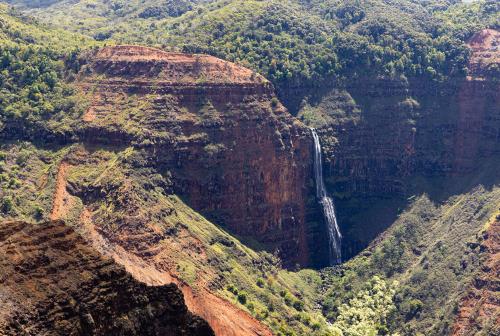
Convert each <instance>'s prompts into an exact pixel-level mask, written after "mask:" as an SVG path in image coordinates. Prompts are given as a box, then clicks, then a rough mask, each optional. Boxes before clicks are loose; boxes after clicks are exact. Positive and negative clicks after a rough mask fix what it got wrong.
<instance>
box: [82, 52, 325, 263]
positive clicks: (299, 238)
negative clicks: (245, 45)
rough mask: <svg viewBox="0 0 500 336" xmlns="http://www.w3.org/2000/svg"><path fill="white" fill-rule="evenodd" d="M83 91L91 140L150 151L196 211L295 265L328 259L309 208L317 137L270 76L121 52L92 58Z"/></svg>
mask: <svg viewBox="0 0 500 336" xmlns="http://www.w3.org/2000/svg"><path fill="white" fill-rule="evenodd" d="M80 86H81V87H82V89H83V91H84V92H86V94H88V95H90V99H91V100H92V104H91V106H90V107H89V109H88V110H87V112H86V113H85V115H84V116H83V120H84V127H83V128H82V131H81V132H82V137H83V138H84V139H85V141H87V142H91V143H94V144H98V143H101V144H112V145H119V146H126V144H127V143H129V144H132V145H134V146H137V147H141V148H143V149H145V150H147V151H150V153H151V161H152V162H151V163H152V164H153V165H154V166H155V167H156V169H158V171H159V172H160V173H162V174H165V175H168V177H169V178H171V180H172V181H173V190H172V191H173V192H175V193H176V194H178V195H180V196H181V197H182V198H183V199H184V200H185V201H186V202H187V203H188V204H189V205H190V206H192V207H193V209H195V210H197V211H199V212H200V213H201V214H203V215H204V216H206V217H207V218H208V219H210V220H211V221H213V222H214V223H216V224H218V225H221V226H223V227H224V228H226V229H228V230H229V231H230V232H232V233H233V234H236V235H237V236H239V237H241V238H242V239H243V240H244V241H256V242H258V244H257V245H255V246H254V247H257V248H259V249H260V248H264V249H266V250H268V251H270V252H274V251H279V254H280V256H281V257H282V259H283V260H284V263H285V265H286V266H295V265H296V264H299V265H301V266H311V265H312V266H314V265H316V266H317V265H320V264H321V263H322V262H323V261H324V260H323V255H322V254H323V253H324V252H325V251H326V244H327V242H324V244H323V245H325V246H322V240H321V239H320V237H322V236H323V231H322V230H324V228H323V227H322V223H321V222H319V221H317V220H316V219H317V218H318V217H319V216H318V213H319V209H317V207H315V206H312V207H311V208H309V207H308V205H310V204H312V203H313V202H314V200H311V199H310V195H314V182H313V180H312V175H311V174H312V138H311V135H310V131H309V130H308V128H307V127H305V126H304V125H303V124H302V123H300V122H299V121H297V120H296V119H295V118H293V117H292V116H291V115H290V114H289V113H288V111H287V110H286V109H285V108H284V107H283V106H282V105H281V104H280V102H279V101H278V100H277V98H276V97H275V95H274V93H273V88H272V85H271V84H270V83H269V82H268V81H267V80H265V79H264V78H263V77H261V76H259V75H257V74H255V73H253V72H251V71H250V70H248V69H245V68H242V67H239V66H236V65H234V64H231V63H228V62H224V61H221V60H218V59H216V58H214V57H211V56H202V55H185V54H175V53H165V52H162V51H160V50H157V49H150V48H144V47H135V46H117V47H109V48H104V49H102V50H100V51H98V52H97V54H96V55H93V56H92V58H91V61H90V62H89V64H87V66H86V68H84V69H83V70H82V73H81V78H80ZM311 209H312V210H311ZM309 223H312V224H309ZM311 247H312V248H311Z"/></svg>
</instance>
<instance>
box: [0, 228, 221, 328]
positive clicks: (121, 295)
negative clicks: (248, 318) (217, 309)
mask: <svg viewBox="0 0 500 336" xmlns="http://www.w3.org/2000/svg"><path fill="white" fill-rule="evenodd" d="M0 269H1V271H2V276H1V277H0V305H1V306H2V309H1V312H0V334H2V335H162V336H164V335H172V336H174V335H200V336H201V335H207V336H209V335H213V332H212V330H211V329H210V327H209V326H208V325H207V323H206V322H205V321H203V320H201V319H200V318H198V317H196V316H194V315H192V314H191V313H190V312H189V311H188V310H187V308H186V306H185V304H184V300H183V297H182V294H181V292H180V291H179V289H178V288H177V287H176V286H175V285H165V286H158V287H148V286H146V285H145V284H143V283H140V282H138V281H137V280H134V279H133V278H132V277H131V276H130V275H129V274H128V273H127V272H126V271H125V270H124V268H123V267H122V266H119V265H117V264H116V263H115V262H113V260H112V259H110V258H107V257H103V256H101V255H100V254H99V253H98V252H96V251H95V250H94V249H93V248H92V247H91V246H90V245H89V244H88V243H87V242H85V241H84V240H83V239H82V238H81V237H80V236H79V235H77V234H76V233H75V232H74V231H73V230H72V229H71V228H69V227H68V226H66V225H65V224H64V223H63V222H62V221H52V222H46V223H42V224H38V225H35V224H29V223H25V222H4V223H1V224H0Z"/></svg>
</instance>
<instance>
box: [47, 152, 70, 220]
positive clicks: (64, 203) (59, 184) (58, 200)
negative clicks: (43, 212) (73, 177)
mask: <svg viewBox="0 0 500 336" xmlns="http://www.w3.org/2000/svg"><path fill="white" fill-rule="evenodd" d="M69 167H70V166H69V164H68V163H66V162H64V161H63V162H61V164H60V165H59V169H58V170H57V177H56V188H55V192H54V198H53V201H52V211H51V213H50V220H52V221H54V220H58V219H62V218H64V216H65V215H66V214H67V213H68V209H69V208H71V203H72V198H71V195H70V194H69V193H68V191H67V190H66V173H67V172H68V169H69Z"/></svg>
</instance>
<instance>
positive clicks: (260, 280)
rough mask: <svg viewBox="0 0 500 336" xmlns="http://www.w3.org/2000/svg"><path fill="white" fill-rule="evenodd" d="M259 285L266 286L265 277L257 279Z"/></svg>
mask: <svg viewBox="0 0 500 336" xmlns="http://www.w3.org/2000/svg"><path fill="white" fill-rule="evenodd" d="M257 286H259V287H260V288H264V279H262V278H258V279H257Z"/></svg>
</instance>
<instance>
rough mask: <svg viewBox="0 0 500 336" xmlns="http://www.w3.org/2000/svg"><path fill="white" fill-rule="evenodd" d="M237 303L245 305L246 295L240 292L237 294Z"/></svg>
mask: <svg viewBox="0 0 500 336" xmlns="http://www.w3.org/2000/svg"><path fill="white" fill-rule="evenodd" d="M238 301H239V303H241V304H243V305H244V304H246V303H247V293H245V292H240V293H239V294H238Z"/></svg>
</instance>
